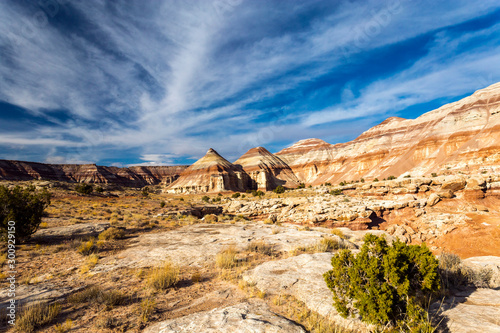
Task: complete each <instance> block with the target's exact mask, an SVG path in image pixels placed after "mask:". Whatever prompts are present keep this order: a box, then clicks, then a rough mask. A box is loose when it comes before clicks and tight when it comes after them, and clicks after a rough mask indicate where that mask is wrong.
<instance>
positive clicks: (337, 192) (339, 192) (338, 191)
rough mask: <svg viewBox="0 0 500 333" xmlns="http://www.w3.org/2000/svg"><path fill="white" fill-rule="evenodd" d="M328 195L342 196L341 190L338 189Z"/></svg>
mask: <svg viewBox="0 0 500 333" xmlns="http://www.w3.org/2000/svg"><path fill="white" fill-rule="evenodd" d="M329 193H330V194H331V195H341V194H342V190H341V189H340V188H338V189H335V190H331V191H330V192H329Z"/></svg>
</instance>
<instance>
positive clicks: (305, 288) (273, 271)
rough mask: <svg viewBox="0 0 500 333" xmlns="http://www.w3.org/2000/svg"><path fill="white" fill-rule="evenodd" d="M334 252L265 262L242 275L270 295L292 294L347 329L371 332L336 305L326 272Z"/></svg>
mask: <svg viewBox="0 0 500 333" xmlns="http://www.w3.org/2000/svg"><path fill="white" fill-rule="evenodd" d="M332 256H333V254H332V253H315V254H302V255H299V256H296V257H291V258H287V259H281V260H274V261H268V262H265V263H263V264H261V265H259V266H257V267H255V268H254V269H252V270H250V271H247V272H245V273H244V275H243V279H244V280H245V281H247V282H248V283H251V284H255V286H256V287H257V288H258V289H260V290H261V291H264V292H266V293H267V294H270V295H291V296H294V297H295V298H297V299H298V300H300V301H302V302H304V303H305V305H306V306H307V308H308V309H310V310H312V311H315V312H317V313H319V314H320V315H322V316H324V317H327V318H329V319H330V320H332V321H334V322H335V323H337V324H338V325H340V326H342V327H345V328H346V329H352V330H356V331H358V332H368V331H369V330H370V327H369V326H367V324H365V323H363V322H361V321H360V320H359V319H358V318H347V319H345V318H343V317H341V316H340V315H339V314H338V313H337V311H336V310H335V307H334V306H333V300H332V292H331V290H330V289H328V287H327V286H326V283H325V280H324V278H323V274H324V273H325V272H327V271H328V270H330V269H331V268H332V266H331V263H330V261H331V258H332Z"/></svg>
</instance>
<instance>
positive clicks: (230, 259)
mask: <svg viewBox="0 0 500 333" xmlns="http://www.w3.org/2000/svg"><path fill="white" fill-rule="evenodd" d="M237 253H238V251H237V250H236V248H235V247H233V246H231V247H228V248H227V249H225V250H222V251H221V252H220V253H218V254H217V256H216V257H215V264H216V265H217V267H219V268H222V269H229V268H233V267H236V266H237V264H238V262H237V260H236V254H237Z"/></svg>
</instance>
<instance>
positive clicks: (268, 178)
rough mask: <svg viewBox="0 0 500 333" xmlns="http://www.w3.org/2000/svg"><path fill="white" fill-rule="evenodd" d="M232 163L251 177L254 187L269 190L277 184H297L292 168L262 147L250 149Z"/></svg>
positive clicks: (291, 186) (289, 186)
mask: <svg viewBox="0 0 500 333" xmlns="http://www.w3.org/2000/svg"><path fill="white" fill-rule="evenodd" d="M234 164H235V165H240V166H241V167H242V168H243V170H244V171H245V172H246V173H247V174H248V175H249V176H250V178H252V180H253V181H254V183H255V187H256V188H258V189H261V190H266V191H270V190H273V189H275V188H276V187H277V186H279V185H282V186H285V187H288V188H293V187H297V185H299V180H298V179H297V177H296V176H295V174H294V173H293V171H292V169H290V167H289V166H288V165H287V164H286V163H284V162H283V161H282V160H281V159H280V158H278V157H276V156H275V155H273V154H271V153H270V152H269V151H268V150H267V149H266V148H263V147H257V148H252V149H250V150H249V151H247V152H246V153H245V154H244V155H243V156H241V157H240V158H239V159H238V160H237V161H236V162H234Z"/></svg>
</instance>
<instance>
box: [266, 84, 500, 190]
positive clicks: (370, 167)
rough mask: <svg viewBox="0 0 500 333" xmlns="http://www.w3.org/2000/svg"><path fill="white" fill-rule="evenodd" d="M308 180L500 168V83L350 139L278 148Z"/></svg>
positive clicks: (318, 182)
mask: <svg viewBox="0 0 500 333" xmlns="http://www.w3.org/2000/svg"><path fill="white" fill-rule="evenodd" d="M276 156H278V157H279V158H280V159H282V160H283V161H284V162H286V163H287V164H288V165H289V166H290V167H291V168H292V170H293V172H294V173H295V174H296V175H297V177H298V178H299V180H301V181H303V182H306V183H309V184H321V183H324V182H339V181H342V180H356V179H360V178H368V179H373V178H379V179H382V178H386V177H388V176H391V175H394V176H399V175H401V174H404V173H407V174H411V175H428V174H431V173H433V172H436V173H442V172H448V173H450V172H458V171H461V172H465V173H468V172H477V171H478V170H494V171H498V170H499V168H500V83H496V84H494V85H491V86H489V87H487V88H485V89H482V90H478V91H476V92H475V93H474V94H473V95H471V96H469V97H466V98H464V99H462V100H460V101H457V102H455V103H451V104H447V105H444V106H442V107H440V108H439V109H437V110H434V111H430V112H428V113H425V114H423V115H422V116H420V117H418V118H416V119H403V118H397V117H392V118H388V119H387V120H385V121H384V122H382V123H381V124H379V125H377V126H375V127H373V128H371V129H369V130H367V131H366V132H364V133H363V134H361V135H360V136H359V137H358V138H356V139H355V140H353V141H351V142H347V143H341V144H336V145H331V144H328V143H326V142H324V141H322V140H319V139H308V140H302V141H299V142H297V143H296V144H294V145H293V146H291V147H289V148H286V149H283V150H281V151H280V152H278V153H276Z"/></svg>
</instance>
